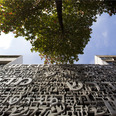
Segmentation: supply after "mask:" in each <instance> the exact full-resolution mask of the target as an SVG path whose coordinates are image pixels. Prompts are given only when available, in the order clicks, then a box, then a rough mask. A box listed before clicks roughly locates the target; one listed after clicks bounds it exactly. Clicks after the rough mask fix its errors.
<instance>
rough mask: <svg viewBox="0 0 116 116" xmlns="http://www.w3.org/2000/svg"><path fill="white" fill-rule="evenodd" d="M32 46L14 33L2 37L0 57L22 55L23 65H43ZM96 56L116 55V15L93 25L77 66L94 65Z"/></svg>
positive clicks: (98, 19) (0, 40)
mask: <svg viewBox="0 0 116 116" xmlns="http://www.w3.org/2000/svg"><path fill="white" fill-rule="evenodd" d="M30 49H31V44H30V42H28V41H26V40H25V39H24V37H18V38H14V35H13V34H12V33H9V34H4V33H2V34H1V36H0V55H22V56H23V64H43V63H44V60H41V58H40V57H39V55H38V54H39V53H35V52H31V51H30ZM95 55H116V15H113V16H109V15H108V14H106V13H104V14H102V15H101V16H98V18H97V22H94V23H93V26H92V34H91V38H90V41H89V42H88V44H87V45H86V47H85V49H84V54H83V55H79V61H78V62H75V64H94V56H95Z"/></svg>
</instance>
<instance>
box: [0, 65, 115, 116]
mask: <svg viewBox="0 0 116 116" xmlns="http://www.w3.org/2000/svg"><path fill="white" fill-rule="evenodd" d="M94 115H95V116H110V115H111V116H115V115H116V67H115V66H109V65H105V66H100V65H10V66H5V67H4V68H3V69H2V70H1V71H0V116H94Z"/></svg>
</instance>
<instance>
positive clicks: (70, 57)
mask: <svg viewBox="0 0 116 116" xmlns="http://www.w3.org/2000/svg"><path fill="white" fill-rule="evenodd" d="M62 4H63V7H62V14H63V25H64V32H63V33H62V30H61V28H60V25H59V21H58V17H57V10H56V4H55V1H52V0H51V1H49V0H47V1H45V0H40V2H39V3H37V0H4V1H1V2H0V18H1V20H0V32H1V31H3V32H4V33H6V34H7V33H9V32H13V33H14V34H15V37H19V36H24V37H25V39H26V40H28V41H30V43H31V44H32V49H31V51H35V52H39V53H40V56H41V57H42V58H43V57H44V58H45V63H73V62H74V61H78V54H83V50H84V48H85V46H86V45H87V43H88V41H89V39H90V34H91V32H92V30H91V25H92V23H93V22H94V21H96V15H97V14H101V13H102V12H108V13H109V11H113V14H115V12H114V11H115V10H114V9H115V7H113V9H112V10H111V8H112V7H111V6H109V3H108V2H103V1H102V2H101V1H93V0H89V2H87V1H81V0H80V1H78V0H69V1H68V0H66V1H65V0H64V1H62ZM110 5H111V4H110Z"/></svg>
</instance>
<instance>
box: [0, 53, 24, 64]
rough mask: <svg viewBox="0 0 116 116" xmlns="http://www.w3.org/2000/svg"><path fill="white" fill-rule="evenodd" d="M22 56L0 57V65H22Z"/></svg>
mask: <svg viewBox="0 0 116 116" xmlns="http://www.w3.org/2000/svg"><path fill="white" fill-rule="evenodd" d="M22 63H23V56H21V55H0V65H11V64H22Z"/></svg>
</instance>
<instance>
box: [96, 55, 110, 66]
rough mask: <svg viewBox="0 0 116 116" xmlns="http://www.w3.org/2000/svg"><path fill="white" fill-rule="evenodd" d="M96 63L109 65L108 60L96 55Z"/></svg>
mask: <svg viewBox="0 0 116 116" xmlns="http://www.w3.org/2000/svg"><path fill="white" fill-rule="evenodd" d="M95 64H100V65H108V63H107V62H105V61H103V60H102V59H101V58H100V57H98V56H95Z"/></svg>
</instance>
